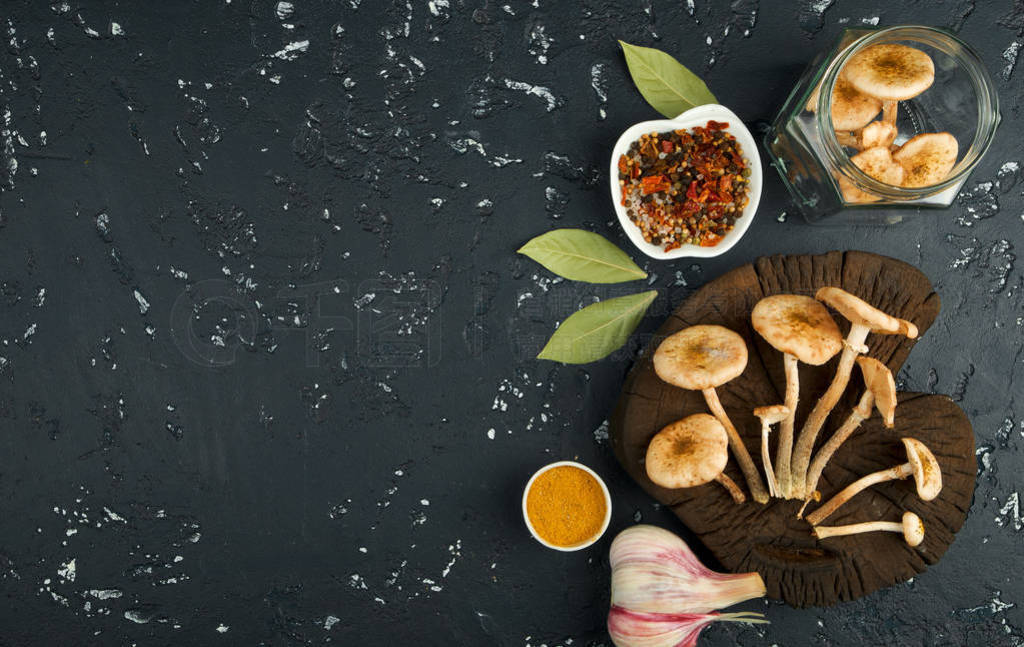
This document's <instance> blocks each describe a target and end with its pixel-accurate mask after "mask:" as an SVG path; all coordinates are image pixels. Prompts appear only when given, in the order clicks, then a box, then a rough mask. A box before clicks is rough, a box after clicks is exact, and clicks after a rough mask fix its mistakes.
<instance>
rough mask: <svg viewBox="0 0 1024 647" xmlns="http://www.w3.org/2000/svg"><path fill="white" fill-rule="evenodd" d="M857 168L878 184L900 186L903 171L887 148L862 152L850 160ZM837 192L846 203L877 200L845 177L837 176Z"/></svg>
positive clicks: (876, 197) (873, 195)
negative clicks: (840, 193) (838, 191)
mask: <svg viewBox="0 0 1024 647" xmlns="http://www.w3.org/2000/svg"><path fill="white" fill-rule="evenodd" d="M850 161H851V162H853V163H854V164H855V165H856V166H857V168H859V169H860V170H862V171H864V173H865V174H867V175H869V176H870V177H873V178H875V179H876V180H878V181H879V182H884V183H886V184H891V185H893V186H902V185H903V179H904V174H905V171H904V170H903V167H902V166H900V165H899V164H897V163H896V161H895V160H894V159H893V158H892V153H890V152H889V148H888V147H882V146H876V147H874V148H868V149H866V150H862V151H861V152H859V153H857V154H856V155H854V156H852V157H851V158H850ZM839 190H840V191H841V192H842V194H843V199H845V200H846V201H847V202H875V201H876V200H878V199H879V197H878V196H876V195H875V194H873V193H868V192H866V191H862V190H861V189H858V188H857V187H856V186H855V185H854V184H853V182H851V181H850V180H848V179H847V178H846V176H844V175H842V174H840V175H839Z"/></svg>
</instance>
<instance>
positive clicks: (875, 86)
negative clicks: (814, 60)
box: [842, 43, 935, 124]
mask: <svg viewBox="0 0 1024 647" xmlns="http://www.w3.org/2000/svg"><path fill="white" fill-rule="evenodd" d="M842 73H843V75H844V76H845V77H846V79H847V81H849V83H850V85H851V86H853V88H854V89H855V90H856V91H857V92H860V93H862V94H866V95H868V96H872V97H876V98H878V99H881V100H882V119H883V120H884V121H887V122H889V123H890V124H894V123H896V105H897V102H898V101H906V100H907V99H912V98H914V97H916V96H917V95H919V94H921V93H922V92H924V91H925V90H927V89H928V88H929V87H931V85H932V82H934V81H935V64H934V63H933V62H932V57H931V56H928V54H926V53H924V52H922V51H921V50H919V49H915V48H913V47H908V46H906V45H898V44H896V43H885V44H881V45H871V46H870V47H865V48H864V49H862V50H861V51H859V52H857V53H856V54H854V55H853V56H852V57H851V58H850V60H849V61H848V62H847V63H846V65H845V66H844V67H843V70H842Z"/></svg>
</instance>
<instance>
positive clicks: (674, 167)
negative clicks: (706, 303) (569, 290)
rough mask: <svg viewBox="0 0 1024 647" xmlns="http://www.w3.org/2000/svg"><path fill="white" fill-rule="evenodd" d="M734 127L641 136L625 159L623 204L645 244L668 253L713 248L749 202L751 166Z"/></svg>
mask: <svg viewBox="0 0 1024 647" xmlns="http://www.w3.org/2000/svg"><path fill="white" fill-rule="evenodd" d="M728 127H729V124H728V123H726V122H719V121H708V122H707V124H706V125H705V126H704V127H703V128H701V127H697V128H693V129H692V130H689V131H687V130H675V131H669V132H663V133H650V134H647V135H641V136H640V138H639V139H638V140H636V141H635V142H633V143H632V144H631V145H630V147H629V150H628V152H627V153H626V154H625V155H623V156H622V157H621V158H619V162H618V170H619V184H620V186H621V187H622V204H623V205H624V206H625V207H626V212H627V213H628V215H629V218H630V220H631V221H633V223H634V224H635V225H636V226H637V227H639V228H640V231H641V233H642V234H643V237H644V240H646V241H647V242H649V243H652V244H654V245H660V246H662V247H663V248H664V250H665V251H670V250H672V249H676V248H678V247H680V246H682V245H699V246H702V247H712V246H714V245H717V244H718V243H719V242H720V241H721V240H722V238H723V237H724V236H725V235H726V234H727V233H729V231H731V230H732V228H733V227H734V226H735V222H736V219H737V218H739V217H740V216H742V215H743V208H744V207H745V206H746V205H747V201H748V196H747V193H748V184H749V181H748V179H747V178H748V176H749V175H750V171H749V170H748V169H747V162H746V160H745V159H744V158H743V150H742V149H741V148H740V145H739V143H738V142H737V141H736V138H735V137H733V136H732V135H730V134H729V132H728V130H727V129H728Z"/></svg>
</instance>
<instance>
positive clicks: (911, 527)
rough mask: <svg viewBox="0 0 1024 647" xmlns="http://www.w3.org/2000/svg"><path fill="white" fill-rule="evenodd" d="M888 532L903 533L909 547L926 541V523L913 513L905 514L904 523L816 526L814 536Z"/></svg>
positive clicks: (824, 536)
mask: <svg viewBox="0 0 1024 647" xmlns="http://www.w3.org/2000/svg"><path fill="white" fill-rule="evenodd" d="M879 530H882V531H888V532H899V533H903V540H904V541H905V542H907V545H908V546H918V545H920V544H921V542H922V541H924V522H923V521H921V517H919V516H917V515H916V514H914V513H913V512H910V511H907V512H904V513H903V520H902V521H868V522H865V523H852V524H849V525H847V526H815V527H814V535H815V536H816V537H817V538H818V539H825V538H826V537H838V536H840V535H856V534H858V533H862V532H875V531H879Z"/></svg>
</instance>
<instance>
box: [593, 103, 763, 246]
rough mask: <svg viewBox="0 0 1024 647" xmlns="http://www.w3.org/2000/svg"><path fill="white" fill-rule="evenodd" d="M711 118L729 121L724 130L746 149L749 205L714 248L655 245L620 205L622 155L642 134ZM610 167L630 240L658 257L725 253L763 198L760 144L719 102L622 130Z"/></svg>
mask: <svg viewBox="0 0 1024 647" xmlns="http://www.w3.org/2000/svg"><path fill="white" fill-rule="evenodd" d="M709 120H714V121H721V122H726V123H728V124H729V126H728V127H727V128H724V129H723V130H725V131H726V132H728V133H729V134H731V135H732V136H733V137H735V138H736V141H737V142H738V143H739V145H740V147H741V148H742V150H743V156H744V157H745V158H746V160H747V166H748V168H749V169H750V178H749V180H750V183H749V185H748V188H747V198H748V200H747V206H746V207H744V208H743V214H742V215H741V216H740V217H739V218H737V219H736V224H735V225H734V226H733V228H732V230H731V231H730V232H729V233H727V234H726V235H725V236H723V237H722V240H720V241H719V242H718V244H717V245H715V246H714V247H701V246H700V245H692V244H687V245H682V246H680V247H677V248H676V249H673V250H671V251H668V252H666V251H665V250H664V249H663V248H662V247H661V246H660V245H654V244H652V243H649V242H647V241H646V240H644V236H643V234H642V233H640V228H639V227H637V226H636V225H634V224H633V221H632V220H630V219H629V215H628V214H627V213H626V208H625V207H624V206H622V204H621V200H622V187H620V186H619V158H620V157H621V156H622V155H624V154H626V152H627V151H628V150H629V146H630V144H632V143H633V142H634V141H636V140H637V139H639V138H640V135H643V134H645V133H653V132H665V131H669V130H681V129H684V128H685V129H690V128H694V127H696V126H704V125H706V124H707V122H708V121H709ZM610 169H611V170H610V171H609V176H608V177H609V182H610V184H611V190H612V204H613V205H614V206H615V213H616V214H617V215H618V217H619V223H620V224H621V225H622V229H623V230H625V232H626V235H627V236H629V240H630V241H632V242H633V244H634V245H635V246H636V248H637V249H639V250H640V251H641V252H643V253H644V254H647V255H648V256H650V257H651V258H655V259H658V260H671V259H675V258H687V257H692V258H711V257H712V256H719V255H721V254H724V253H725V252H727V251H729V250H730V249H732V247H733V245H735V244H736V243H738V242H739V240H740V238H743V234H745V233H747V229H748V228H749V227H750V223H751V222H752V221H753V220H754V214H755V213H756V212H757V205H758V203H759V202H760V201H761V183H762V178H761V157H760V155H759V154H758V151H757V143H756V142H755V141H754V137H753V135H751V134H750V131H749V130H747V127H746V126H745V125H744V124H743V122H742V121H741V120H740V118H739V117H737V116H736V113H734V112H733V111H732V110H729V109H728V108H726V107H725V106H722V105H719V104H717V103H709V104H706V105H703V106H697V107H695V108H690V109H689V110H687V111H686V112H684V113H683V114H681V115H679V116H678V117H676V118H675V119H654V120H651V121H641V122H640V123H638V124H634V125H633V126H630V127H629V128H627V129H626V130H625V132H623V133H622V135H621V136H620V137H619V140H618V141H617V142H615V147H614V148H613V149H612V159H611V166H610Z"/></svg>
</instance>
